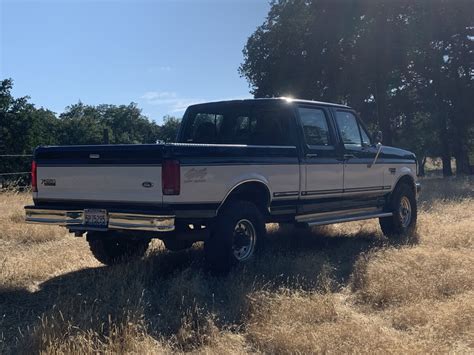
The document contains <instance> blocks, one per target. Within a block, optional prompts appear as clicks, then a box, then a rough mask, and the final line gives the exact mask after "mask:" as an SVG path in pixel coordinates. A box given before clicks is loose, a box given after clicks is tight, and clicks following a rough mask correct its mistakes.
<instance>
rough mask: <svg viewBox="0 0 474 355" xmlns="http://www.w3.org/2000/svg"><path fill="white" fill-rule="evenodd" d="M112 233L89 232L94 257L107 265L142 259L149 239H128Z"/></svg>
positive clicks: (88, 238)
mask: <svg viewBox="0 0 474 355" xmlns="http://www.w3.org/2000/svg"><path fill="white" fill-rule="evenodd" d="M126 238H129V237H128V236H125V235H124V236H121V237H120V236H116V235H114V234H113V233H112V232H88V233H87V241H88V242H89V248H90V250H91V252H92V254H93V255H94V257H95V258H96V259H97V260H98V261H100V262H101V263H102V264H105V265H115V264H120V263H124V262H128V261H131V260H136V259H140V258H142V257H143V256H144V255H145V253H146V251H147V249H148V245H149V244H150V240H149V239H126Z"/></svg>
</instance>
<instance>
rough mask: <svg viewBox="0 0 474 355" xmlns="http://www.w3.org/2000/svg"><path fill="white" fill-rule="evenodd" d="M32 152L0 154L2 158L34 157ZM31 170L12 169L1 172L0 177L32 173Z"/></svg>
mask: <svg viewBox="0 0 474 355" xmlns="http://www.w3.org/2000/svg"><path fill="white" fill-rule="evenodd" d="M32 157H33V155H32V154H0V158H32ZM30 174H31V172H30V171H12V172H6V173H0V177H3V176H5V177H9V176H21V175H30Z"/></svg>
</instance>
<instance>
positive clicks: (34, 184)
mask: <svg viewBox="0 0 474 355" xmlns="http://www.w3.org/2000/svg"><path fill="white" fill-rule="evenodd" d="M36 169H37V166H36V162H35V161H34V160H33V161H32V162H31V190H32V191H33V192H37V191H38V183H37V175H36Z"/></svg>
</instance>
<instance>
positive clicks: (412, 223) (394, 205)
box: [380, 184, 417, 238]
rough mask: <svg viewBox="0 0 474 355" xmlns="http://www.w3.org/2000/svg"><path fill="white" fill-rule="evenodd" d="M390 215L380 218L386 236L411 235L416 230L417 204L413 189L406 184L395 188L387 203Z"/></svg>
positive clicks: (413, 234)
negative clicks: (388, 203)
mask: <svg viewBox="0 0 474 355" xmlns="http://www.w3.org/2000/svg"><path fill="white" fill-rule="evenodd" d="M389 208H390V211H392V212H393V215H392V216H391V217H384V218H380V227H381V228H382V232H383V233H384V234H385V235H386V236H388V237H396V236H398V237H400V236H401V237H403V236H405V237H409V238H411V237H413V236H415V232H416V220H417V205H416V197H415V191H413V189H412V188H411V187H410V186H408V185H407V184H402V185H400V186H397V187H396V188H395V191H394V192H393V194H392V197H391V199H390V205H389Z"/></svg>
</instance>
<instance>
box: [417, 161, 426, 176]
mask: <svg viewBox="0 0 474 355" xmlns="http://www.w3.org/2000/svg"><path fill="white" fill-rule="evenodd" d="M425 164H426V157H423V158H421V159H420V158H418V176H425Z"/></svg>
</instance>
